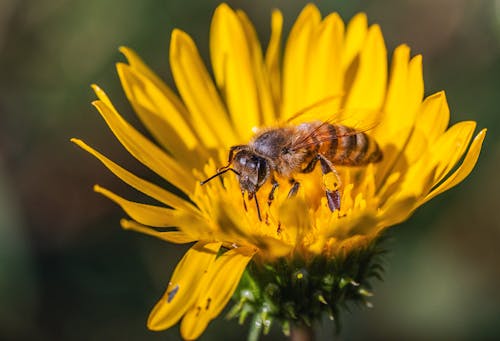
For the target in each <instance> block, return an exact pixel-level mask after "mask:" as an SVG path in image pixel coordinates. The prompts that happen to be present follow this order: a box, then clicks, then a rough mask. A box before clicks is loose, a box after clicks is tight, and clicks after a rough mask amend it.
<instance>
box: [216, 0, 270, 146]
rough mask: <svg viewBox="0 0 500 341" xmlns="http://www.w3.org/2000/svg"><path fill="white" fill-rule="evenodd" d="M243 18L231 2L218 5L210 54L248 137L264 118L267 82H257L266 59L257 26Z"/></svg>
mask: <svg viewBox="0 0 500 341" xmlns="http://www.w3.org/2000/svg"><path fill="white" fill-rule="evenodd" d="M242 18H244V17H242V16H241V15H240V17H238V15H237V14H236V13H235V12H234V11H233V10H232V9H231V8H230V7H229V6H228V5H227V4H221V5H220V6H218V7H217V9H216V10H215V13H214V16H213V19H212V24H211V25H210V56H211V60H212V68H213V70H214V76H215V80H216V82H217V86H218V87H219V89H220V90H221V92H222V94H223V96H224V98H225V100H226V104H227V107H228V109H229V113H230V115H231V118H232V121H233V123H234V125H235V126H236V129H237V131H238V135H239V136H241V138H242V139H243V140H244V141H246V140H248V139H250V137H251V135H252V128H254V127H258V126H260V125H261V121H262V120H261V117H260V111H261V108H260V103H259V102H260V100H259V88H261V87H262V85H263V84H258V83H257V79H256V76H257V73H258V72H259V71H262V70H263V60H262V51H261V49H260V44H259V42H258V40H257V38H256V36H255V33H254V32H252V31H253V30H254V29H253V27H251V24H249V23H248V22H247V20H245V19H243V20H240V19H242ZM245 24H246V25H245ZM245 26H247V27H246V29H245ZM245 31H246V32H245ZM257 56H258V57H260V60H259V61H258V60H257V58H256V57H257ZM257 69H260V70H259V71H257ZM265 85H266V86H268V84H265ZM267 94H268V95H269V90H267ZM268 99H270V98H268ZM264 104H265V103H264ZM267 104H270V102H269V101H268V102H267Z"/></svg>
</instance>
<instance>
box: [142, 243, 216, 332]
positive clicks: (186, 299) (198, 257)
mask: <svg viewBox="0 0 500 341" xmlns="http://www.w3.org/2000/svg"><path fill="white" fill-rule="evenodd" d="M220 246H221V243H207V242H198V243H196V244H195V245H194V246H193V247H191V248H190V249H189V250H188V251H187V252H186V254H185V255H184V257H182V259H181V261H180V262H179V264H177V266H176V268H175V270H174V273H173V275H172V278H171V279H170V281H169V283H168V287H167V290H166V291H165V294H164V295H163V297H162V298H161V299H160V301H159V302H158V303H157V304H156V305H155V307H154V308H153V310H152V311H151V314H150V315H149V319H148V328H149V329H151V330H163V329H167V328H169V327H171V326H172V325H174V324H175V323H177V321H179V319H180V318H181V317H182V315H184V313H185V312H186V311H187V310H188V309H190V308H191V306H192V305H193V304H194V303H195V302H196V300H197V298H198V295H199V294H200V290H199V289H200V287H201V284H202V282H201V278H202V277H206V275H205V272H206V271H207V269H209V268H210V265H211V264H212V263H213V262H214V260H215V257H216V255H217V252H218V251H219V248H220ZM204 275H205V276H204Z"/></svg>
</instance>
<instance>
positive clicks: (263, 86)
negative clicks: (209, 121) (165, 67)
mask: <svg viewBox="0 0 500 341" xmlns="http://www.w3.org/2000/svg"><path fill="white" fill-rule="evenodd" d="M236 14H237V15H238V18H239V20H240V22H241V25H242V27H243V29H244V31H245V35H246V37H247V40H248V42H249V44H248V45H249V47H250V52H251V55H250V57H251V61H252V64H253V67H252V71H253V75H254V78H255V83H256V90H257V96H258V100H257V104H258V106H259V126H263V125H271V124H275V123H276V119H277V114H278V113H279V106H277V105H276V104H279V103H275V98H274V97H273V93H272V89H271V88H272V84H271V79H270V77H269V73H268V70H267V67H266V64H265V62H264V57H263V55H262V48H261V46H260V42H259V38H258V37H257V32H256V31H255V28H254V27H253V25H252V22H251V21H250V19H249V18H248V17H247V15H246V14H245V12H243V11H241V10H238V11H236ZM278 85H280V83H278ZM252 128H253V127H252Z"/></svg>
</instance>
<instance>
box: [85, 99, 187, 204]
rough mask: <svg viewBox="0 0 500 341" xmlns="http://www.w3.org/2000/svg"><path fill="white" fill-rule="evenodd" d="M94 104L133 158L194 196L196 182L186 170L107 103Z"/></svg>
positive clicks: (98, 102) (97, 102) (96, 102)
mask: <svg viewBox="0 0 500 341" xmlns="http://www.w3.org/2000/svg"><path fill="white" fill-rule="evenodd" d="M92 104H93V105H94V106H95V107H96V108H97V110H98V111H99V113H100V114H101V116H102V117H103V118H104V120H105V121H106V123H107V124H108V126H109V128H110V129H111V131H112V132H113V133H114V134H115V136H116V138H117V139H118V140H119V141H120V143H121V144H122V145H123V146H124V147H125V148H126V149H127V150H128V152H129V153H130V154H132V156H134V157H135V158H136V159H137V160H139V161H140V162H142V163H143V164H144V165H145V166H147V167H148V168H149V169H151V170H152V171H154V172H155V173H156V174H158V175H160V176H161V177H163V178H164V179H165V180H167V181H169V182H170V183H172V184H173V185H174V186H176V187H177V188H179V189H180V190H182V191H183V192H184V193H186V194H187V195H192V193H193V189H194V182H195V181H193V180H194V179H193V177H192V176H190V174H189V173H188V171H187V170H186V169H184V168H182V167H181V166H180V165H179V164H178V163H177V161H175V160H174V159H172V158H171V157H170V156H168V155H167V154H166V153H165V152H164V151H162V150H161V149H160V148H158V147H157V146H156V145H155V144H153V143H152V142H151V141H149V140H148V139H147V138H146V137H144V136H143V135H142V134H141V133H139V132H138V131H137V130H136V129H135V128H133V127H132V126H131V125H130V124H129V123H127V122H126V121H125V120H124V119H123V118H122V117H121V116H120V115H119V114H118V112H116V111H115V110H114V109H113V108H112V107H110V106H108V105H107V104H106V103H105V102H103V101H94V102H93V103H92Z"/></svg>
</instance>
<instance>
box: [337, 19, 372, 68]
mask: <svg viewBox="0 0 500 341" xmlns="http://www.w3.org/2000/svg"><path fill="white" fill-rule="evenodd" d="M367 32H368V19H367V18H366V14H365V13H358V14H356V15H355V16H354V17H353V18H352V19H351V20H350V21H349V24H348V25H347V30H346V35H345V43H344V49H343V51H342V52H343V57H342V68H343V70H344V71H345V70H347V69H348V68H349V67H350V66H351V64H352V62H353V60H354V58H355V57H356V55H357V54H358V53H359V51H360V50H361V47H362V46H363V42H364V41H365V39H366V33H367Z"/></svg>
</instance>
